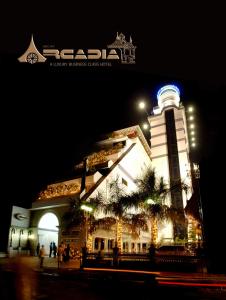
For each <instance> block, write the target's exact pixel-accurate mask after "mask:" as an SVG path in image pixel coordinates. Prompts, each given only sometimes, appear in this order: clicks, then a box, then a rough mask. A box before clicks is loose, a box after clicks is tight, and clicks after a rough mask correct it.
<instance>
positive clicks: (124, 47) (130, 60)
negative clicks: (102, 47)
mask: <svg viewBox="0 0 226 300" xmlns="http://www.w3.org/2000/svg"><path fill="white" fill-rule="evenodd" d="M107 47H108V48H113V49H119V50H120V55H121V63H122V64H135V50H136V48H137V47H136V46H134V45H133V42H132V38H131V37H130V39H129V42H127V41H126V37H125V35H124V34H123V33H120V34H118V32H117V35H116V39H115V41H114V43H112V44H110V45H108V46H107Z"/></svg>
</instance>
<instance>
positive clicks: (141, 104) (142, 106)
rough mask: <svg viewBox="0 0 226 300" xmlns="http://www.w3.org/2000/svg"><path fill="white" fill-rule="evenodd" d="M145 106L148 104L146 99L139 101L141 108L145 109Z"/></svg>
mask: <svg viewBox="0 0 226 300" xmlns="http://www.w3.org/2000/svg"><path fill="white" fill-rule="evenodd" d="M145 106H146V104H145V102H144V101H141V102H140V103H139V108H140V109H144V108H145Z"/></svg>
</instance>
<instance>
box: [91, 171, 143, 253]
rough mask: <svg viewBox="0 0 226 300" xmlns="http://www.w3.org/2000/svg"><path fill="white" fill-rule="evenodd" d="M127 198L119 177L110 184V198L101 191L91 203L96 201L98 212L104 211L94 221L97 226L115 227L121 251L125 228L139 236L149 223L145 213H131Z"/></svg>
mask: <svg viewBox="0 0 226 300" xmlns="http://www.w3.org/2000/svg"><path fill="white" fill-rule="evenodd" d="M125 199H127V194H126V192H125V190H124V188H123V186H122V185H121V184H120V182H119V177H116V179H115V180H112V181H111V182H110V184H109V186H108V198H107V199H106V197H104V196H103V193H99V194H98V195H97V196H96V198H95V199H93V200H91V203H92V204H93V203H95V207H96V212H97V215H98V213H100V212H101V213H103V214H104V215H105V216H104V217H103V218H98V219H96V221H94V224H95V227H96V228H103V229H106V230H109V229H111V228H112V227H113V226H114V227H115V241H116V242H115V246H116V247H118V249H119V252H121V250H122V232H123V228H127V230H129V231H130V232H131V233H132V235H133V236H136V237H137V236H138V235H139V232H140V230H147V223H146V221H145V218H144V215H143V213H131V212H130V211H129V210H127V209H126V207H125V205H124V200H125Z"/></svg>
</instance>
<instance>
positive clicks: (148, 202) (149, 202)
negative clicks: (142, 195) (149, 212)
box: [147, 199, 155, 204]
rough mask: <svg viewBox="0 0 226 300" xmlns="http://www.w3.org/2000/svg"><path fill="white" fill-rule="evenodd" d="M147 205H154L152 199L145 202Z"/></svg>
mask: <svg viewBox="0 0 226 300" xmlns="http://www.w3.org/2000/svg"><path fill="white" fill-rule="evenodd" d="M147 204H155V201H154V200H152V199H148V200H147Z"/></svg>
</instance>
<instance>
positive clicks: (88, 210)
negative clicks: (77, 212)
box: [81, 204, 93, 212]
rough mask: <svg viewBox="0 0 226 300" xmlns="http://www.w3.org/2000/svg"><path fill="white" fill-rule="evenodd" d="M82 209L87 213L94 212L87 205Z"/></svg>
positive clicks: (82, 206)
mask: <svg viewBox="0 0 226 300" xmlns="http://www.w3.org/2000/svg"><path fill="white" fill-rule="evenodd" d="M81 209H82V210H84V211H86V212H92V210H93V209H92V207H90V206H87V205H85V204H83V205H81Z"/></svg>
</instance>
